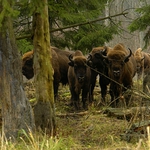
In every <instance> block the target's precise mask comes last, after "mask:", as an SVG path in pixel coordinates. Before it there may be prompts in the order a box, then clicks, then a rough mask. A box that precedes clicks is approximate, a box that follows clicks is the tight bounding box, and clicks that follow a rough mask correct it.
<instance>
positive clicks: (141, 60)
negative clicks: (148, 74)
mask: <svg viewBox="0 0 150 150" xmlns="http://www.w3.org/2000/svg"><path fill="white" fill-rule="evenodd" d="M134 58H135V60H136V63H137V75H138V79H140V78H141V76H142V75H143V74H144V70H145V71H146V68H149V66H150V57H149V56H148V54H147V53H145V52H143V51H142V49H141V48H138V49H137V50H136V51H135V52H134Z"/></svg>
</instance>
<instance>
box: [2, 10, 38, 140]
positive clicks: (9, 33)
mask: <svg viewBox="0 0 150 150" xmlns="http://www.w3.org/2000/svg"><path fill="white" fill-rule="evenodd" d="M0 11H2V7H0ZM5 15H7V14H5ZM0 92H1V94H0V100H1V105H2V127H3V128H2V129H3V132H4V134H5V136H6V138H7V139H9V138H11V139H15V138H17V137H18V133H21V132H20V131H21V130H25V132H29V131H31V132H32V131H33V130H34V128H35V124H34V117H33V112H32V108H31V106H30V103H29V101H28V100H27V98H26V96H25V92H24V90H23V79H22V73H21V56H20V55H19V52H18V50H17V47H16V44H15V36H14V31H13V26H12V21H11V18H10V17H7V16H5V17H4V20H3V22H2V27H1V28H0Z"/></svg>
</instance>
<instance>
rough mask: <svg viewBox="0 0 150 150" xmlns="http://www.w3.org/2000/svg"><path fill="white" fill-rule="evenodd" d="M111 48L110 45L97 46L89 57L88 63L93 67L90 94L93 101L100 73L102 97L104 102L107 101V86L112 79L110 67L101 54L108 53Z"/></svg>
mask: <svg viewBox="0 0 150 150" xmlns="http://www.w3.org/2000/svg"><path fill="white" fill-rule="evenodd" d="M109 50H111V48H110V47H106V46H104V47H95V48H93V49H92V51H91V52H90V54H89V57H88V65H90V67H91V87H90V94H91V100H92V101H93V90H94V87H95V83H96V78H97V76H98V75H99V85H100V88H101V97H102V103H103V102H104V103H105V97H106V94H107V86H108V85H109V82H110V80H109V79H108V67H107V65H106V63H105V62H104V61H103V60H104V58H103V57H102V56H101V53H102V54H103V55H105V56H106V55H107V53H108V51H109Z"/></svg>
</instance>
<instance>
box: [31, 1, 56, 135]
mask: <svg viewBox="0 0 150 150" xmlns="http://www.w3.org/2000/svg"><path fill="white" fill-rule="evenodd" d="M34 6H35V7H36V10H35V13H34V18H33V33H34V37H33V43H34V71H35V88H36V100H37V104H36V105H35V107H34V114H35V124H36V127H37V129H38V128H40V129H42V130H43V131H44V132H46V133H48V134H50V135H51V136H54V135H55V130H56V128H55V111H54V92H53V73H54V71H53V68H52V63H51V59H52V55H51V49H50V34H49V33H50V32H49V22H48V6H47V0H42V1H36V2H35V3H34Z"/></svg>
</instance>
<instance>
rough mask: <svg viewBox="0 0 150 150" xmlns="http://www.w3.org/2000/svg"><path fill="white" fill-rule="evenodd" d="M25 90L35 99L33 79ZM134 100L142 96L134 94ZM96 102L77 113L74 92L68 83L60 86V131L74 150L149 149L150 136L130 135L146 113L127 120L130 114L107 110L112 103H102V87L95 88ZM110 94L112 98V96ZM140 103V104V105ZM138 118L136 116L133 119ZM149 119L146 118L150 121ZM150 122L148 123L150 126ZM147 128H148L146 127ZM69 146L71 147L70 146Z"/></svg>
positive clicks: (59, 133)
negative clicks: (73, 106)
mask: <svg viewBox="0 0 150 150" xmlns="http://www.w3.org/2000/svg"><path fill="white" fill-rule="evenodd" d="M25 91H26V94H27V97H28V99H29V100H32V99H34V98H35V89H34V84H33V81H32V80H29V81H27V82H26V83H25ZM133 96H134V97H133V100H134V101H136V102H137V101H140V99H141V98H140V97H139V96H138V97H137V96H135V95H133ZM94 98H95V102H94V104H93V105H91V106H89V108H88V111H82V110H81V111H80V112H74V111H73V109H72V108H71V107H70V106H69V105H68V103H69V101H70V92H69V89H68V86H64V87H63V86H60V88H59V98H58V100H57V101H56V103H55V111H56V122H57V134H58V137H59V138H60V137H61V138H63V139H66V141H67V144H68V145H71V146H70V147H71V148H69V149H71V150H148V149H150V145H149V140H148V135H147V133H145V132H144V131H143V130H142V131H143V133H141V132H140V133H139V132H136V133H135V134H134V135H136V136H129V135H126V133H127V132H128V131H129V129H130V127H131V125H132V124H134V123H135V122H137V121H139V122H140V121H141V120H142V121H143V118H144V119H145V118H146V117H143V116H146V115H137V114H136V116H135V113H134V116H133V115H132V117H130V118H129V119H127V116H126V115H123V116H122V117H118V115H110V114H108V113H107V111H106V110H108V108H109V106H108V105H105V106H100V105H99V102H100V88H99V86H98V85H97V86H96V87H95V90H94ZM109 98H110V97H109V94H108V98H107V99H109ZM138 106H139V104H138ZM133 118H134V119H133ZM147 120H149V119H146V121H147ZM149 125H150V124H148V126H149ZM145 131H146V129H145ZM68 147H69V146H68Z"/></svg>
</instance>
